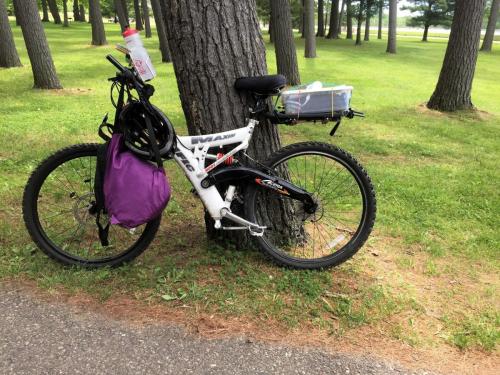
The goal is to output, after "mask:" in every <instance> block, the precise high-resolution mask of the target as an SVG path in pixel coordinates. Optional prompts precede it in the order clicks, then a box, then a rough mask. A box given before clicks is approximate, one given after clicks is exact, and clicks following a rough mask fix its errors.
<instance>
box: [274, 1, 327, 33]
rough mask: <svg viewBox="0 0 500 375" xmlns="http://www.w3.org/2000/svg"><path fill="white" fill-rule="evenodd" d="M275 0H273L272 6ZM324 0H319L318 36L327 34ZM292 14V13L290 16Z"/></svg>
mask: <svg viewBox="0 0 500 375" xmlns="http://www.w3.org/2000/svg"><path fill="white" fill-rule="evenodd" d="M273 1H274V0H271V6H272V3H273ZM324 5H325V4H324V1H323V0H318V32H317V33H316V36H325V23H324V22H325V15H324V9H325V8H324ZM291 17H292V16H291V15H290V18H291Z"/></svg>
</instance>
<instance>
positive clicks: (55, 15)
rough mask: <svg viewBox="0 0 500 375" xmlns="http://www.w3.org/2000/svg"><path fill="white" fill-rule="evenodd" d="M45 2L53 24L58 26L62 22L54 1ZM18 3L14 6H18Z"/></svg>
mask: <svg viewBox="0 0 500 375" xmlns="http://www.w3.org/2000/svg"><path fill="white" fill-rule="evenodd" d="M27 1H31V0H27ZM47 1H48V3H49V10H50V14H52V18H53V19H54V23H55V24H56V25H60V24H61V23H62V22H61V16H60V15H59V8H58V7H57V3H56V0H47ZM22 2H24V1H22ZM19 3H20V2H19V1H17V0H16V4H19ZM37 9H38V7H37ZM16 18H17V17H16Z"/></svg>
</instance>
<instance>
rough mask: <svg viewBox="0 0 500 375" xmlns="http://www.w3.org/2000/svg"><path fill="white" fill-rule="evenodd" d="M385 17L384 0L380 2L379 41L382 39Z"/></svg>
mask: <svg viewBox="0 0 500 375" xmlns="http://www.w3.org/2000/svg"><path fill="white" fill-rule="evenodd" d="M383 15H384V0H381V1H379V2H378V33H377V39H382V17H383Z"/></svg>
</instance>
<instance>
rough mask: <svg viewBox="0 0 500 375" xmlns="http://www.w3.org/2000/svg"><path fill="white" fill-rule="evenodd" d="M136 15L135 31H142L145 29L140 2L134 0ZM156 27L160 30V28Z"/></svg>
mask: <svg viewBox="0 0 500 375" xmlns="http://www.w3.org/2000/svg"><path fill="white" fill-rule="evenodd" d="M151 6H152V5H151ZM153 12H154V10H153ZM134 14H135V29H136V30H139V31H140V30H142V29H143V28H144V27H143V26H142V19H141V7H140V5H139V0H134ZM156 27H157V28H158V26H156Z"/></svg>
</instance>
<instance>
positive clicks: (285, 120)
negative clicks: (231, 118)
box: [266, 108, 365, 125]
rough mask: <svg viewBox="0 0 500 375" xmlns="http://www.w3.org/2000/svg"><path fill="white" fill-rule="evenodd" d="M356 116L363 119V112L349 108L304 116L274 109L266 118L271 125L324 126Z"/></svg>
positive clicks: (305, 114)
mask: <svg viewBox="0 0 500 375" xmlns="http://www.w3.org/2000/svg"><path fill="white" fill-rule="evenodd" d="M355 116H358V117H365V114H364V113H363V112H359V111H355V110H353V109H352V108H349V110H347V111H335V112H321V113H304V114H286V113H284V112H279V111H277V110H276V109H275V110H274V111H272V112H268V113H267V114H266V117H267V118H268V119H269V120H270V121H271V122H272V123H273V124H285V125H295V124H297V123H299V122H302V121H313V122H316V121H321V122H322V123H324V124H326V123H327V122H330V121H336V122H339V121H340V120H341V118H342V117H347V118H349V119H351V118H353V117H355Z"/></svg>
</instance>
